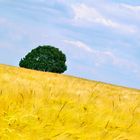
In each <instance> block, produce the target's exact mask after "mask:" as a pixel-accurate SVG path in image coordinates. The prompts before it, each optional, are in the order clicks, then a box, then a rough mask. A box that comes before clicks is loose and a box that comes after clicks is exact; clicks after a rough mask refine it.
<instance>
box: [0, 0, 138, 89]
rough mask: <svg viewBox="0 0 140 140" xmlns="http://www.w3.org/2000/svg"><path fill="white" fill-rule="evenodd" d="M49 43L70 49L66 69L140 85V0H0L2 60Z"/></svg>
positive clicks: (12, 60)
mask: <svg viewBox="0 0 140 140" xmlns="http://www.w3.org/2000/svg"><path fill="white" fill-rule="evenodd" d="M44 44H50V45H53V46H55V47H58V48H60V49H61V50H62V51H63V52H64V53H65V54H66V56H67V65H68V70H67V72H65V74H69V75H74V76H78V77H83V78H87V79H92V80H98V81H103V82H107V83H113V84H118V85H123V86H129V87H135V88H140V1H139V0H22V1H19V0H0V63H2V64H9V65H14V66H18V63H19V60H20V59H21V58H22V57H23V56H25V54H27V53H28V52H29V51H30V50H31V49H33V48H35V47H37V46H39V45H44Z"/></svg>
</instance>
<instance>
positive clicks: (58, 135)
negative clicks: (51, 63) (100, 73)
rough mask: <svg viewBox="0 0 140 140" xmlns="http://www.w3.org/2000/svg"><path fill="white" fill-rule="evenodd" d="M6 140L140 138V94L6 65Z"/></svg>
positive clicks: (1, 135) (2, 91) (0, 120)
mask: <svg viewBox="0 0 140 140" xmlns="http://www.w3.org/2000/svg"><path fill="white" fill-rule="evenodd" d="M0 140H140V91H139V90H135V89H129V88H124V87H119V86H114V85H109V84H105V83H101V82H96V81H89V80H85V79H80V78H75V77H71V76H66V75H60V74H54V73H44V72H38V71H33V70H27V69H23V68H16V67H11V66H6V65H0Z"/></svg>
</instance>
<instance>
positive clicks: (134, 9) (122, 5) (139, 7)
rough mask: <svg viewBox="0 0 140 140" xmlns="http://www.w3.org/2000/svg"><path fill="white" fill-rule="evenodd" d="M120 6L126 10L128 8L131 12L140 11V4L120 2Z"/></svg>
mask: <svg viewBox="0 0 140 140" xmlns="http://www.w3.org/2000/svg"><path fill="white" fill-rule="evenodd" d="M120 6H121V7H122V8H125V9H126V10H130V11H132V12H140V6H132V5H128V4H123V3H122V4H120Z"/></svg>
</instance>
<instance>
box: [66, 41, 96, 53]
mask: <svg viewBox="0 0 140 140" xmlns="http://www.w3.org/2000/svg"><path fill="white" fill-rule="evenodd" d="M64 42H65V43H67V44H70V45H73V46H75V47H78V48H81V49H84V50H85V51H88V52H93V50H92V49H91V48H90V47H89V46H88V45H86V44H85V43H83V42H81V41H78V40H76V41H72V40H64Z"/></svg>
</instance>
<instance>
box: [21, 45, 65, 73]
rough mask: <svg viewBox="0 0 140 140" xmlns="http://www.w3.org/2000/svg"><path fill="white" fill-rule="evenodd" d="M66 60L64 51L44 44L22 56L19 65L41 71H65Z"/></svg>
mask: <svg viewBox="0 0 140 140" xmlns="http://www.w3.org/2000/svg"><path fill="white" fill-rule="evenodd" d="M65 62H66V56H65V54H64V53H63V52H62V51H60V50H59V49H58V48H55V47H53V46H50V45H43V46H38V47H37V48H35V49H33V50H32V51H31V52H29V53H28V54H27V55H26V56H25V57H24V58H22V59H21V60H20V62H19V66H20V67H24V68H28V69H34V70H40V71H47V72H55V73H63V72H64V71H66V70H67V66H66V64H65Z"/></svg>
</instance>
